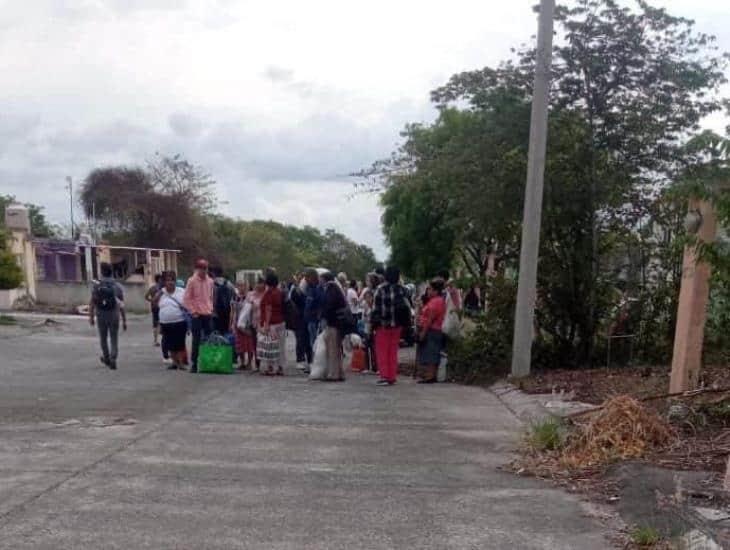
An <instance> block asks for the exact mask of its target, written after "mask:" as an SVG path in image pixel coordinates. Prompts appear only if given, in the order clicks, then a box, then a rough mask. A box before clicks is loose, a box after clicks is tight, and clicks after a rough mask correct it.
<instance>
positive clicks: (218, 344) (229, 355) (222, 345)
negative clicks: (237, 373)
mask: <svg viewBox="0 0 730 550" xmlns="http://www.w3.org/2000/svg"><path fill="white" fill-rule="evenodd" d="M198 353H199V355H198V370H199V371H200V372H202V373H210V374H231V373H233V348H232V347H231V346H230V345H229V344H228V339H227V338H226V337H225V336H221V335H220V334H218V333H216V332H214V333H213V334H211V335H210V336H209V337H208V338H207V340H206V341H205V342H204V343H202V344H200V351H199V352H198Z"/></svg>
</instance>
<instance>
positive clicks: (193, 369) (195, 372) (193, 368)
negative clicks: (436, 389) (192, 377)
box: [190, 367, 198, 374]
mask: <svg viewBox="0 0 730 550" xmlns="http://www.w3.org/2000/svg"><path fill="white" fill-rule="evenodd" d="M197 373H198V367H190V374H197Z"/></svg>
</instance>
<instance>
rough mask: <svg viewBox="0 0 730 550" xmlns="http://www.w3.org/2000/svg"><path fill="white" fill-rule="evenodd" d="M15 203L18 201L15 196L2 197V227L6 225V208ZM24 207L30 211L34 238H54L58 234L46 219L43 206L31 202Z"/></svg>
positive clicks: (0, 205)
mask: <svg viewBox="0 0 730 550" xmlns="http://www.w3.org/2000/svg"><path fill="white" fill-rule="evenodd" d="M14 202H16V200H15V197H14V196H13V195H0V226H3V225H4V224H5V208H6V207H7V206H8V205H9V204H13V203H14ZM23 206H25V207H26V208H27V209H28V216H29V218H30V228H31V233H32V234H33V236H34V237H41V238H44V237H53V236H55V235H56V234H57V233H58V231H57V229H56V228H55V227H53V226H52V225H51V224H50V223H49V222H48V220H47V219H46V216H45V214H44V213H43V207H42V206H38V205H37V204H32V203H29V202H27V203H25V204H24V205H23Z"/></svg>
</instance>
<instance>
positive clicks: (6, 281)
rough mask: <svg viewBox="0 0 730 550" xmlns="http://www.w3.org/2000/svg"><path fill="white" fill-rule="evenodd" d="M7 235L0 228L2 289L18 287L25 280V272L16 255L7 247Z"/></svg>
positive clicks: (0, 279)
mask: <svg viewBox="0 0 730 550" xmlns="http://www.w3.org/2000/svg"><path fill="white" fill-rule="evenodd" d="M6 239H7V236H6V234H5V232H4V231H2V230H0V290H8V289H13V288H18V287H19V286H20V283H22V282H23V272H22V271H21V269H20V266H19V265H18V263H17V262H16V261H15V256H13V254H11V253H10V251H8V250H7V249H6V246H7V245H6Z"/></svg>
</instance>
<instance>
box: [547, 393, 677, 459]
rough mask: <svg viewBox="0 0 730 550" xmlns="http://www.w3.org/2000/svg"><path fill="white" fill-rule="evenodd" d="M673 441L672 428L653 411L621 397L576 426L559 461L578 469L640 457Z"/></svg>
mask: <svg viewBox="0 0 730 550" xmlns="http://www.w3.org/2000/svg"><path fill="white" fill-rule="evenodd" d="M675 439H676V434H675V432H674V430H673V429H672V427H671V426H670V425H669V424H668V423H667V422H666V421H664V420H663V419H662V418H661V417H660V416H659V415H658V414H657V413H656V412H655V411H653V410H652V409H650V408H648V407H646V406H645V405H643V404H641V403H640V402H639V401H637V400H636V399H634V398H633V397H629V396H628V395H620V396H618V397H614V398H611V399H609V400H608V401H606V403H605V404H604V406H603V408H602V409H601V410H600V411H598V412H596V413H595V414H594V415H591V418H590V420H589V421H588V423H587V424H584V425H581V426H579V427H578V431H577V433H575V434H574V435H573V437H571V440H570V441H569V443H568V446H567V447H566V448H565V450H564V451H563V453H562V455H561V457H560V462H561V463H562V464H563V465H564V466H565V467H567V468H571V469H579V468H587V467H592V466H598V465H602V464H607V463H610V462H613V461H615V460H619V459H628V458H641V457H644V456H646V455H647V454H648V453H650V452H651V451H654V450H656V449H659V448H662V447H665V446H666V445H668V444H670V443H671V442H673V441H674V440H675Z"/></svg>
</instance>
